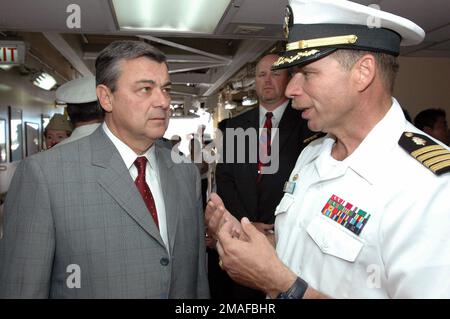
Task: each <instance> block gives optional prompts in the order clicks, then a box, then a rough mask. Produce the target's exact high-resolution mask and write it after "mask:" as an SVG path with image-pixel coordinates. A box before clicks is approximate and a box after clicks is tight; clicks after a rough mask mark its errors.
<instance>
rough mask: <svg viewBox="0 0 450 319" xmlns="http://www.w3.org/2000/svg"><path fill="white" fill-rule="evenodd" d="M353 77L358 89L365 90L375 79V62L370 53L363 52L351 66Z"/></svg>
mask: <svg viewBox="0 0 450 319" xmlns="http://www.w3.org/2000/svg"><path fill="white" fill-rule="evenodd" d="M353 73H354V79H355V83H356V87H357V89H358V91H360V92H362V91H364V90H366V89H367V88H368V87H369V86H370V84H372V82H373V81H374V79H375V75H376V73H377V63H376V61H375V57H374V56H373V55H371V54H365V55H364V56H363V57H361V58H360V59H359V60H358V61H357V62H356V63H355V65H354V66H353Z"/></svg>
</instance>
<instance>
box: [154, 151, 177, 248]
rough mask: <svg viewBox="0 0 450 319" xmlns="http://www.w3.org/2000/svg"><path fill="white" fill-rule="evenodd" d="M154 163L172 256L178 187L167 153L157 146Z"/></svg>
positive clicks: (171, 162)
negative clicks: (164, 210) (155, 163)
mask: <svg viewBox="0 0 450 319" xmlns="http://www.w3.org/2000/svg"><path fill="white" fill-rule="evenodd" d="M155 146H156V149H155V155H156V161H157V163H158V170H159V176H160V178H159V179H160V183H161V190H162V195H163V198H164V205H165V208H166V221H167V234H168V235H167V236H168V237H169V247H170V255H171V256H172V255H173V246H174V243H175V237H176V231H177V224H178V219H179V213H180V209H179V204H180V203H179V201H178V200H177V199H179V198H180V196H179V191H180V189H179V187H178V183H177V177H176V176H175V172H174V169H173V166H174V163H173V161H172V159H171V158H170V155H168V153H167V152H166V153H164V152H162V149H161V147H160V146H159V145H155Z"/></svg>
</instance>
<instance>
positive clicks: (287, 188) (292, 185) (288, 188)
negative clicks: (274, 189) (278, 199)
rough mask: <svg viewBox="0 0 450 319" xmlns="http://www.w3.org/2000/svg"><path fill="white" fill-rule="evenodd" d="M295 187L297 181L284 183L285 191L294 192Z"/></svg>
mask: <svg viewBox="0 0 450 319" xmlns="http://www.w3.org/2000/svg"><path fill="white" fill-rule="evenodd" d="M294 189H295V182H289V181H287V182H286V183H284V187H283V192H285V193H289V194H294Z"/></svg>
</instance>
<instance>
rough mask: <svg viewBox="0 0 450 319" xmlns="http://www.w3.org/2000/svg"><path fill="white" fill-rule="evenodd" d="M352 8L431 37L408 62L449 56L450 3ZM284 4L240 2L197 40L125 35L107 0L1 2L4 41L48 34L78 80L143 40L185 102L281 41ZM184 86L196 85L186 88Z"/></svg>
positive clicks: (384, 1)
mask: <svg viewBox="0 0 450 319" xmlns="http://www.w3.org/2000/svg"><path fill="white" fill-rule="evenodd" d="M123 1H127V0H123ZM166 1H170V0H166ZM186 1H189V0H186ZM211 1H214V0H211ZM354 2H358V3H362V4H365V5H369V4H378V5H379V6H380V7H381V9H382V10H385V11H389V12H392V13H395V14H399V15H402V16H404V17H406V18H409V19H411V20H413V21H414V22H416V23H417V24H419V25H420V26H421V27H422V28H424V29H425V30H426V32H427V36H426V40H425V42H424V43H422V44H421V45H419V46H415V47H408V48H404V49H403V50H402V55H406V56H415V57H417V56H427V57H429V56H432V57H450V0H426V1H425V0H355V1H354ZM72 3H77V4H78V5H79V6H80V7H81V29H69V28H67V26H66V19H67V17H68V15H69V13H67V12H66V8H67V6H68V5H69V4H72ZM286 4H287V0H234V1H232V2H231V4H230V6H229V7H228V9H227V11H226V12H225V14H224V16H223V17H222V19H221V21H220V23H219V25H218V26H217V28H216V31H215V33H214V34H212V35H204V36H201V37H199V36H198V35H186V34H176V33H170V34H168V33H164V34H163V33H160V34H156V33H152V34H150V33H139V34H136V33H130V32H125V31H119V28H118V26H117V23H116V20H115V17H114V13H113V10H112V4H111V2H110V1H109V0H76V1H74V0H58V1H55V0H33V1H29V0H14V1H11V0H0V7H1V8H2V10H1V11H0V31H1V33H0V40H1V39H6V38H7V36H10V35H11V34H16V32H19V33H17V34H20V33H23V32H40V33H43V34H44V36H45V38H46V39H47V40H48V41H49V42H50V43H51V44H52V45H53V47H54V48H55V49H56V50H58V51H59V53H60V54H61V55H63V56H64V57H65V58H66V60H67V61H68V62H69V63H70V64H71V65H72V66H73V67H74V68H75V69H76V70H77V71H78V72H79V73H80V74H88V73H90V72H93V71H94V70H93V59H95V56H96V54H97V53H98V52H99V51H100V50H101V49H102V48H103V47H105V46H106V45H107V44H108V43H109V42H111V41H113V40H117V39H120V37H125V36H128V37H130V36H131V37H141V39H144V38H145V39H146V40H147V41H149V42H150V43H152V44H154V45H156V46H158V47H160V48H161V49H162V50H163V52H165V53H166V54H167V55H168V58H169V61H171V62H170V63H169V66H170V70H171V73H172V80H173V81H174V82H175V83H176V84H178V86H179V87H177V88H176V89H175V91H179V93H180V96H183V95H184V96H190V97H196V96H210V95H213V94H214V93H216V92H218V90H219V89H220V88H221V87H223V86H224V85H225V84H226V83H227V82H228V81H229V80H230V78H232V77H233V76H235V75H236V73H237V72H239V71H240V70H242V69H245V68H246V66H248V64H249V63H251V62H253V61H254V60H256V59H257V58H258V57H259V56H260V55H261V54H262V53H263V52H265V51H267V50H269V49H270V48H272V47H273V46H274V45H275V44H276V43H277V42H278V41H280V40H282V27H281V24H282V20H283V16H284V7H285V5H286ZM2 34H3V37H2ZM71 34H72V35H71ZM47 63H48V64H51V61H47ZM186 83H191V84H194V85H193V86H192V85H191V86H189V87H188V86H186Z"/></svg>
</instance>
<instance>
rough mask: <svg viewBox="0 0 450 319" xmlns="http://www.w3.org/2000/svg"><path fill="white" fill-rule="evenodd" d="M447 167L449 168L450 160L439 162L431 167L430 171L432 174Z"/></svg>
mask: <svg viewBox="0 0 450 319" xmlns="http://www.w3.org/2000/svg"><path fill="white" fill-rule="evenodd" d="M449 166H450V160H446V161H444V162H440V163H438V164H436V165H433V166H431V167H430V169H431V170H432V171H433V172H434V173H436V172H437V171H438V170H440V169H442V168H444V167H449Z"/></svg>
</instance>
